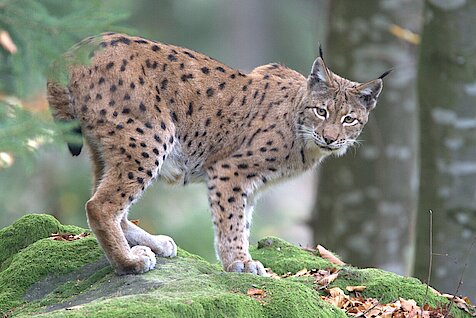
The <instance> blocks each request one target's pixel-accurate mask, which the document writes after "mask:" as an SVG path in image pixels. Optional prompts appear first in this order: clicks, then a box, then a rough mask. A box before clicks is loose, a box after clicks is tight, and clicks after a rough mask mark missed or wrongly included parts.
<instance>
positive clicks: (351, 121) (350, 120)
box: [342, 115, 357, 126]
mask: <svg viewBox="0 0 476 318" xmlns="http://www.w3.org/2000/svg"><path fill="white" fill-rule="evenodd" d="M342 123H344V124H347V125H349V126H350V125H353V124H355V123H357V120H356V119H355V118H354V117H352V116H349V115H347V116H345V117H344V118H343V119H342Z"/></svg>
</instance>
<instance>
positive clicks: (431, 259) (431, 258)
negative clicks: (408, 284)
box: [420, 210, 433, 317]
mask: <svg viewBox="0 0 476 318" xmlns="http://www.w3.org/2000/svg"><path fill="white" fill-rule="evenodd" d="M429 214H430V253H429V254H430V260H429V264H428V277H427V279H426V291H425V298H424V299H423V304H422V305H421V312H420V316H422V317H423V307H425V304H426V301H427V299H428V290H429V287H430V278H431V268H432V265H433V211H432V210H430V211H429Z"/></svg>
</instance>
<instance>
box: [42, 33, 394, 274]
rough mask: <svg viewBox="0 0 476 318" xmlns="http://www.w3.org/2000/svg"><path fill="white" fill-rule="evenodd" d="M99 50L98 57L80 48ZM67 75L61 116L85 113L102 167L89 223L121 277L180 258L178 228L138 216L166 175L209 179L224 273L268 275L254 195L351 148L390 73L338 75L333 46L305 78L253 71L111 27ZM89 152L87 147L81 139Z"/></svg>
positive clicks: (284, 71) (57, 103)
mask: <svg viewBox="0 0 476 318" xmlns="http://www.w3.org/2000/svg"><path fill="white" fill-rule="evenodd" d="M85 51H86V52H88V56H89V57H88V58H89V60H88V62H86V63H81V62H78V59H77V56H78V55H80V54H82V53H84V52H85ZM62 60H63V61H65V64H66V67H67V77H68V80H67V81H66V83H62V82H61V81H60V80H53V79H50V80H49V81H48V100H49V104H50V108H51V110H52V113H53V116H54V118H55V119H56V120H61V121H74V120H76V121H78V122H79V125H80V128H79V129H78V132H81V133H82V135H83V138H84V140H85V143H86V145H87V146H88V148H89V151H90V154H91V159H92V162H93V165H94V169H93V174H94V191H93V196H92V197H91V199H90V200H89V201H88V202H87V203H86V212H87V219H88V223H89V226H90V228H91V230H92V231H93V233H94V234H95V235H96V237H97V240H98V242H99V244H100V245H101V247H102V249H103V250H104V252H105V254H106V256H107V258H108V260H109V261H110V263H111V265H112V266H113V267H114V268H115V270H116V272H117V273H118V274H129V273H132V274H138V273H144V272H147V271H149V270H151V269H153V268H154V266H155V264H156V255H157V256H161V257H174V256H175V255H176V251H177V248H176V245H175V243H174V241H173V240H172V239H171V238H170V237H168V236H162V235H151V234H149V233H147V232H145V231H144V230H142V229H141V228H139V227H138V226H137V225H135V224H133V223H132V222H130V221H129V220H128V218H127V213H128V209H129V207H130V206H131V205H132V204H133V203H134V202H136V201H137V200H138V199H139V198H140V196H141V195H142V193H143V192H144V191H145V189H146V188H147V187H148V186H149V185H150V184H151V182H152V181H153V180H155V179H161V180H164V181H165V182H168V183H173V184H183V185H186V184H188V183H190V182H205V183H206V185H207V187H208V198H209V205H210V209H211V214H212V220H213V224H214V228H215V248H216V253H217V256H218V258H219V260H220V261H221V263H222V265H223V268H224V270H226V271H230V272H247V273H253V274H257V275H266V272H265V269H264V267H263V265H262V264H261V263H260V262H258V261H254V260H252V258H251V256H250V254H249V252H248V245H249V241H248V240H249V233H250V226H251V217H252V211H253V205H254V203H255V199H254V198H255V197H256V195H257V194H258V193H259V191H261V190H263V189H264V188H265V186H267V185H270V184H273V183H277V182H281V181H283V180H286V179H288V178H290V177H292V176H295V175H297V174H299V173H301V172H303V171H305V170H308V169H311V168H313V167H315V166H316V165H317V164H318V163H319V162H320V161H321V160H322V159H323V158H325V157H326V156H329V155H332V154H334V155H337V156H340V155H343V154H344V153H345V152H346V150H347V149H348V148H349V147H350V146H352V145H353V144H354V143H355V142H356V139H357V137H358V136H359V134H360V133H361V131H362V128H363V127H364V125H365V124H366V122H367V119H368V116H369V112H370V111H371V110H372V109H373V108H374V107H375V105H376V102H377V98H378V96H379V94H380V92H381V90H382V78H383V77H384V76H385V75H386V74H387V73H388V72H386V73H384V74H383V75H382V76H380V77H379V78H377V79H375V80H372V81H369V82H367V83H363V84H362V83H357V82H353V81H350V80H347V79H344V78H342V77H340V76H338V75H336V74H334V73H332V72H331V71H330V70H329V69H328V68H327V67H326V65H325V63H324V60H323V58H322V51H321V55H320V57H318V58H317V59H316V60H315V61H314V63H313V65H312V68H311V72H310V75H309V76H308V77H307V78H306V77H304V76H302V75H301V74H299V73H297V72H295V71H293V70H291V69H289V68H286V67H284V66H282V65H279V64H268V65H264V66H260V67H257V68H255V69H254V70H253V71H252V72H251V73H249V74H244V73H242V72H240V71H238V70H235V69H233V68H231V67H228V66H226V65H224V64H222V63H220V62H218V61H216V60H214V59H213V58H210V57H208V56H206V55H203V54H201V53H198V52H195V51H192V50H189V49H185V48H181V47H178V46H174V45H168V44H164V43H159V42H155V41H151V40H147V39H144V38H140V37H135V36H128V35H124V34H117V33H106V34H101V35H99V36H96V37H89V38H87V39H85V40H83V41H82V42H80V43H79V44H77V45H76V46H75V47H73V48H72V49H71V50H70V51H69V52H68V53H66V54H65V56H64V58H63V59H62ZM70 150H71V152H72V154H73V155H78V154H79V153H80V151H81V145H74V144H73V145H70Z"/></svg>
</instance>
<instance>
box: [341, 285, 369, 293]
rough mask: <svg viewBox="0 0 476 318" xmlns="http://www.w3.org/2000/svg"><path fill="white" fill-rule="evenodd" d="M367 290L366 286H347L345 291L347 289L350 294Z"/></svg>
mask: <svg viewBox="0 0 476 318" xmlns="http://www.w3.org/2000/svg"><path fill="white" fill-rule="evenodd" d="M365 288H367V287H366V286H347V287H346V288H345V289H347V291H348V292H361V291H364V289H365Z"/></svg>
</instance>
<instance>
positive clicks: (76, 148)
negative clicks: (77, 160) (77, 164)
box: [68, 143, 83, 156]
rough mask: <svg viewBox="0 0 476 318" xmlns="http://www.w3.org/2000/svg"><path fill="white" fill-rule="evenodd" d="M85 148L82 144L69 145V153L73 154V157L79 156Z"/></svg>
mask: <svg viewBox="0 0 476 318" xmlns="http://www.w3.org/2000/svg"><path fill="white" fill-rule="evenodd" d="M82 148H83V145H82V144H71V143H68V149H69V152H71V154H72V155H73V156H79V154H80V153H81V149H82Z"/></svg>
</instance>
